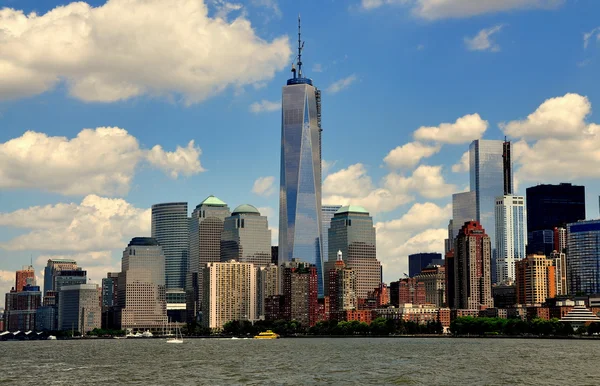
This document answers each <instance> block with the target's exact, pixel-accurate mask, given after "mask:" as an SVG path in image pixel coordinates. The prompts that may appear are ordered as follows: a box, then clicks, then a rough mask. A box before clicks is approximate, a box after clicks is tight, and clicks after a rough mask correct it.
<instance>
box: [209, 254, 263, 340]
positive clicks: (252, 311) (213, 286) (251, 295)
mask: <svg viewBox="0 0 600 386" xmlns="http://www.w3.org/2000/svg"><path fill="white" fill-rule="evenodd" d="M203 276H204V277H203V280H202V283H203V285H204V288H203V290H202V294H203V297H204V299H203V304H204V306H205V307H204V308H203V315H202V323H203V325H204V326H205V327H208V328H211V329H216V330H218V329H221V328H222V327H223V325H224V324H225V323H227V322H229V321H232V320H250V321H252V320H254V319H255V317H256V268H255V267H254V265H253V264H251V263H242V262H239V261H235V260H231V261H228V262H222V263H207V264H206V267H205V268H204V269H203Z"/></svg>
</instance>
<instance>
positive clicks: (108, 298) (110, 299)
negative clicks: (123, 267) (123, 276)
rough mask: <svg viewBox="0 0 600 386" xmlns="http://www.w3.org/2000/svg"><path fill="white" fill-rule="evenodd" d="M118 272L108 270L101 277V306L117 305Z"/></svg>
mask: <svg viewBox="0 0 600 386" xmlns="http://www.w3.org/2000/svg"><path fill="white" fill-rule="evenodd" d="M118 292H119V273H118V272H108V273H107V274H106V277H105V278H103V279H102V308H103V309H105V308H109V307H116V306H117V305H118V296H117V294H118Z"/></svg>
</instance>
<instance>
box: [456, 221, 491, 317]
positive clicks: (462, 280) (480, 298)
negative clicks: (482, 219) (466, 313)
mask: <svg viewBox="0 0 600 386" xmlns="http://www.w3.org/2000/svg"><path fill="white" fill-rule="evenodd" d="M491 249H492V248H491V241H490V238H489V236H488V235H487V234H486V233H485V229H484V228H483V227H482V226H481V224H479V223H478V222H477V221H472V222H470V223H466V224H465V225H464V226H463V227H462V228H461V230H460V232H459V234H458V236H457V237H456V241H455V243H454V257H453V260H454V268H453V271H454V272H453V273H454V277H453V278H452V285H453V287H454V302H453V305H454V307H455V308H459V309H479V308H487V307H493V306H494V301H493V299H492V284H491V274H490V265H491V264H490V262H491Z"/></svg>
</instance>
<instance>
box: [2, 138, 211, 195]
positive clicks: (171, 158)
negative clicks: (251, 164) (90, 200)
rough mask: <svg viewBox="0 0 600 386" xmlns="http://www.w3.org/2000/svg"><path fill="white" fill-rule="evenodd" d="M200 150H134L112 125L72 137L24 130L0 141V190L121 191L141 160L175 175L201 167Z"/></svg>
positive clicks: (131, 140)
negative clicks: (21, 133) (13, 136)
mask: <svg viewBox="0 0 600 386" xmlns="http://www.w3.org/2000/svg"><path fill="white" fill-rule="evenodd" d="M200 154H201V151H200V148H198V147H195V146H194V141H190V143H189V144H188V146H187V147H186V148H181V147H177V150H176V151H175V152H166V151H164V150H163V149H162V147H161V146H155V147H154V148H153V149H152V150H150V151H144V150H142V149H140V146H139V143H138V140H137V139H136V138H135V137H133V136H132V135H130V134H129V133H128V132H127V131H126V130H124V129H120V128H118V127H99V128H97V129H84V130H82V131H81V132H80V133H79V134H77V137H75V138H72V139H68V138H66V137H50V136H48V135H46V134H44V133H38V132H34V131H27V132H26V133H24V134H23V135H22V136H21V137H18V138H14V139H11V140H9V141H7V142H5V143H0V188H33V189H41V190H45V191H50V192H56V193H62V194H66V195H84V194H88V193H97V194H102V195H115V194H116V195H123V194H125V193H127V191H128V190H129V185H130V183H131V180H132V178H133V175H134V172H135V168H136V166H137V165H138V163H139V162H140V161H142V160H144V159H145V160H146V161H147V162H148V163H149V164H150V165H152V166H155V167H157V168H159V169H161V170H163V171H165V172H167V173H168V174H170V175H171V177H174V178H176V177H177V176H178V175H179V174H180V173H181V174H184V175H186V176H189V175H193V174H197V173H200V172H202V171H204V169H203V168H202V166H201V165H200V160H199V157H200Z"/></svg>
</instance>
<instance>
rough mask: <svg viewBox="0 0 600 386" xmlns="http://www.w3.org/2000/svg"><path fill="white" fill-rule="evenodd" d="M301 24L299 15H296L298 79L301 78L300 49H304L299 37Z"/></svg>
mask: <svg viewBox="0 0 600 386" xmlns="http://www.w3.org/2000/svg"><path fill="white" fill-rule="evenodd" d="M300 27H301V24H300V14H298V78H302V49H303V48H304V42H302V39H301V35H302V31H301V28H300Z"/></svg>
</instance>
